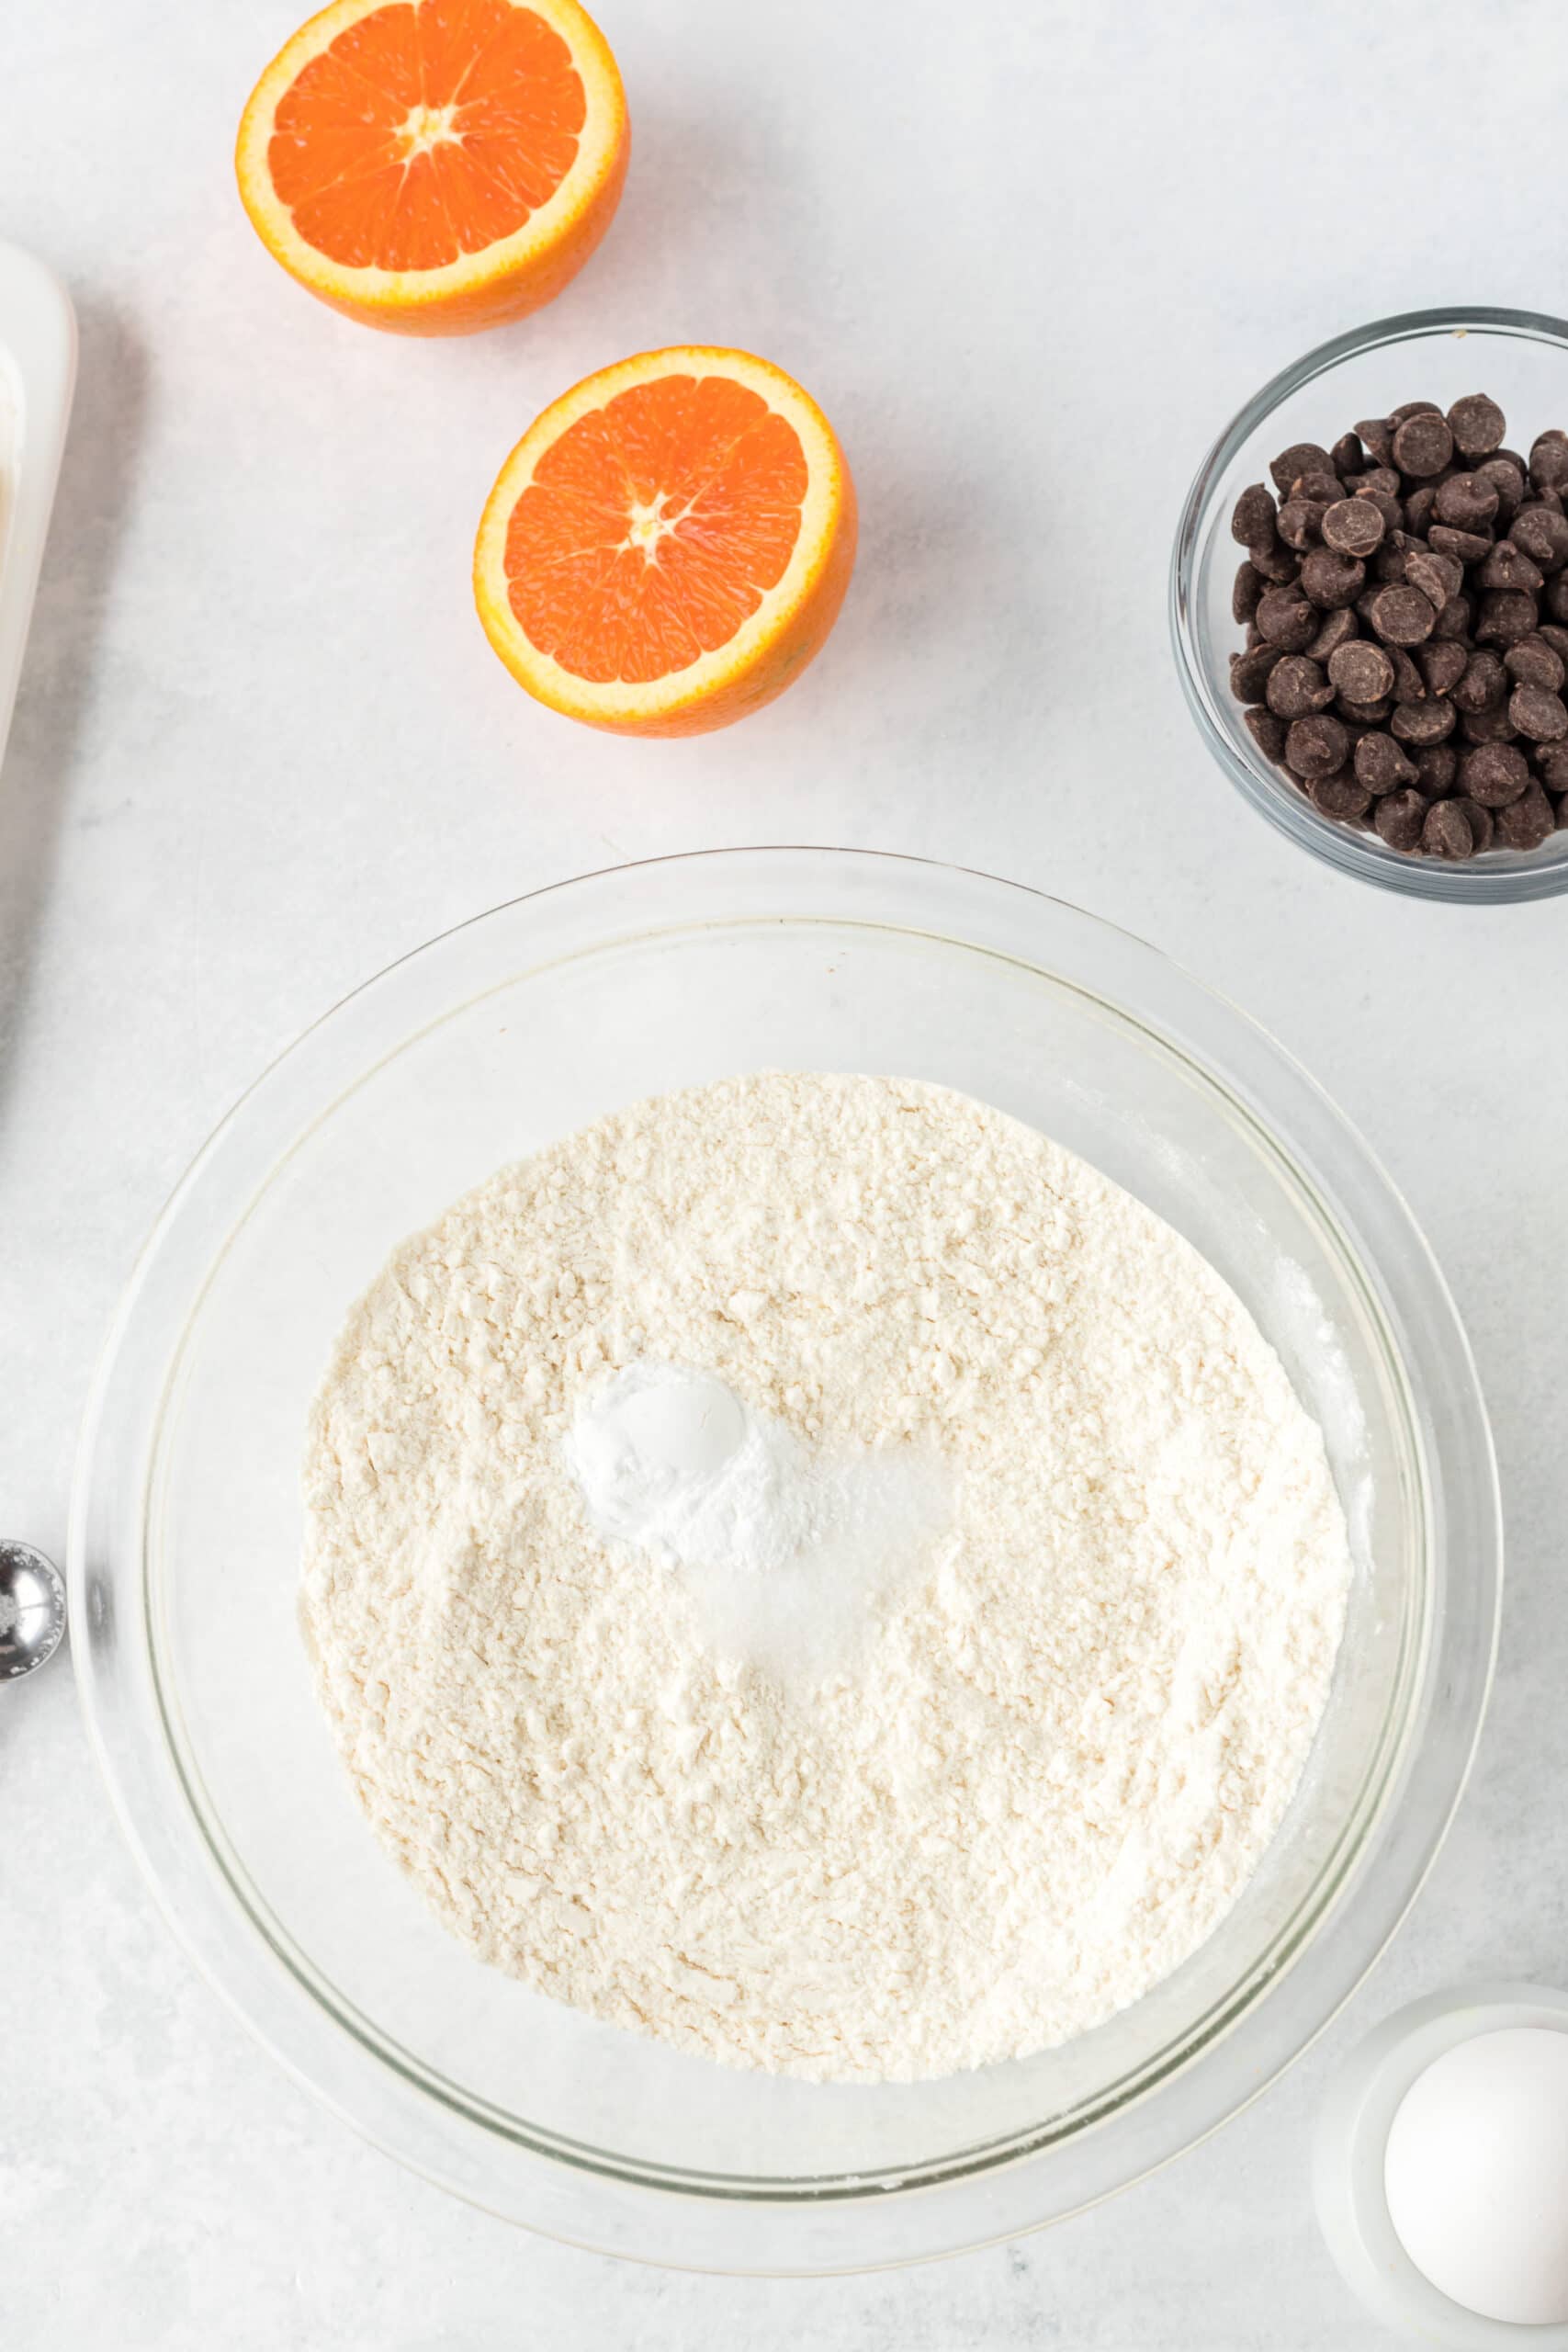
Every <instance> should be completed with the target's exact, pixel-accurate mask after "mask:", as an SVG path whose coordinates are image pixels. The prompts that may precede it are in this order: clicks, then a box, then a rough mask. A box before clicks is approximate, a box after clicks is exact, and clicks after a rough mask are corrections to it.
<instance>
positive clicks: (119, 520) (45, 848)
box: [0, 301, 146, 1108]
mask: <svg viewBox="0 0 1568 2352" xmlns="http://www.w3.org/2000/svg"><path fill="white" fill-rule="evenodd" d="M77 325H78V329H79V331H80V336H81V358H80V363H79V366H78V369H77V378H76V400H75V405H74V408H73V412H72V418H71V429H70V435H69V438H68V440H67V442H66V446H65V458H64V462H63V464H62V468H61V473H60V487H59V490H58V492H57V493H56V496H55V502H54V516H53V520H52V522H51V526H50V534H49V544H48V547H47V548H46V549H45V551H44V560H43V575H42V578H41V579H40V581H39V594H38V602H37V605H35V607H34V610H33V622H32V629H31V632H30V634H29V637H28V648H27V653H26V656H25V658H24V662H23V666H22V682H21V691H20V693H19V695H17V710H16V717H15V718H14V719H13V721H12V725H11V740H10V746H9V749H8V750H7V752H6V762H5V767H4V771H3V772H0V1108H3V1107H4V1104H5V1101H6V1093H7V1091H8V1090H9V1080H10V1073H11V1068H12V1064H13V1060H14V1057H15V1055H16V1053H17V1046H18V1042H19V1040H20V1037H21V1034H22V1029H23V1026H24V1023H25V1021H26V1015H27V1003H28V992H29V988H30V984H31V970H32V956H33V948H34V945H35V943H36V940H37V936H38V930H39V922H40V920H41V917H42V913H43V910H44V907H45V905H46V904H47V902H48V899H49V893H50V888H51V881H52V877H53V874H54V868H55V862H56V858H57V855H58V851H59V842H60V834H61V828H62V821H63V817H64V804H65V793H66V788H67V784H68V781H69V778H70V775H71V772H72V768H73V763H74V760H75V754H76V750H77V745H78V742H79V741H80V736H81V729H82V727H83V723H84V719H85V714H86V712H87V711H88V709H89V707H91V704H92V701H93V694H94V683H95V681H94V671H95V661H96V650H97V639H98V634H99V630H100V628H101V626H102V619H103V613H104V608H105V605H106V602H107V595H108V590H109V584H110V581H111V578H112V575H113V571H114V564H115V559H116V552H117V549H118V544H119V539H120V535H121V532H122V530H123V527H124V524H125V517H126V514H127V511H128V508H129V505H130V495H131V491H132V488H133V485H134V479H135V472H136V457H137V450H138V445H139V442H140V439H141V415H142V409H143V405H144V395H145V383H146V367H145V362H144V359H143V356H142V353H141V347H140V345H139V344H138V343H137V341H136V338H135V336H134V334H133V333H132V332H131V330H130V327H129V325H128V324H127V323H126V322H125V321H124V320H123V319H121V318H118V317H117V316H116V315H115V314H114V313H113V312H112V311H109V310H107V309H106V308H104V307H103V306H101V305H99V304H98V303H96V302H93V301H87V302H85V303H82V304H80V305H79V306H78V310H77Z"/></svg>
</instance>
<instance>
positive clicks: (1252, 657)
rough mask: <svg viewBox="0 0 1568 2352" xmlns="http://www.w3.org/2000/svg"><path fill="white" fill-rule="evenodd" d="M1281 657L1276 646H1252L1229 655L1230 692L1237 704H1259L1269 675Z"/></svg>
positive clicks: (1278, 647)
mask: <svg viewBox="0 0 1568 2352" xmlns="http://www.w3.org/2000/svg"><path fill="white" fill-rule="evenodd" d="M1281 655H1282V649H1281V648H1280V646H1278V645H1254V646H1250V647H1249V648H1248V649H1247V651H1246V652H1245V653H1233V654H1232V655H1231V692H1232V694H1233V695H1235V698H1236V700H1237V702H1261V700H1262V699H1263V691H1264V688H1265V687H1266V686H1267V685H1268V684H1269V671H1270V670H1271V669H1272V668H1273V667H1274V664H1275V662H1278V661H1280V659H1281Z"/></svg>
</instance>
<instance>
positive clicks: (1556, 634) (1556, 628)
mask: <svg viewBox="0 0 1568 2352" xmlns="http://www.w3.org/2000/svg"><path fill="white" fill-rule="evenodd" d="M1536 635H1537V637H1539V638H1540V641H1541V643H1542V645H1544V646H1545V647H1546V648H1547V650H1548V651H1549V652H1552V653H1555V654H1556V656H1557V658H1558V660H1559V661H1560V662H1562V663H1563V664H1564V667H1565V668H1568V628H1562V625H1561V623H1560V622H1557V621H1542V622H1541V624H1540V628H1538V629H1537V630H1536ZM1519 642H1520V644H1521V645H1528V644H1529V639H1528V638H1521V639H1520V640H1519ZM1509 650H1510V651H1512V650H1513V649H1512V648H1511V647H1510V649H1509ZM1504 658H1505V660H1506V658H1507V657H1506V655H1505V657H1504Z"/></svg>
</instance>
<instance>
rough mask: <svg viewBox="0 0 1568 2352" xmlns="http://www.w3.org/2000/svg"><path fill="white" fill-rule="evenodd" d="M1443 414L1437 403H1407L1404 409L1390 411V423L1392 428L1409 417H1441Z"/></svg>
mask: <svg viewBox="0 0 1568 2352" xmlns="http://www.w3.org/2000/svg"><path fill="white" fill-rule="evenodd" d="M1442 413H1443V412H1442V410H1441V409H1440V408H1439V407H1438V403H1437V401H1405V403H1404V407H1403V408H1391V409H1390V410H1389V413H1388V421H1389V424H1390V426H1391V427H1397V426H1399V425H1401V424H1404V420H1405V418H1406V417H1407V416H1441V414H1442Z"/></svg>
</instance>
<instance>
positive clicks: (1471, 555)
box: [1252, 523, 1492, 571]
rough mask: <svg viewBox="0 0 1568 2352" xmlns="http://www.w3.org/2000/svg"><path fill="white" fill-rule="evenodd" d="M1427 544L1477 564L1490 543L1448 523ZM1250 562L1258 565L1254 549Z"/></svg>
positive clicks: (1439, 525) (1431, 532) (1436, 529)
mask: <svg viewBox="0 0 1568 2352" xmlns="http://www.w3.org/2000/svg"><path fill="white" fill-rule="evenodd" d="M1491 545H1492V541H1491V539H1490V538H1489V537H1487V535H1486V534H1485V533H1484V532H1483V531H1461V530H1457V529H1455V528H1454V526H1452V525H1451V524H1449V523H1434V524H1433V526H1432V527H1431V529H1430V530H1429V531H1428V532H1427V546H1428V547H1431V548H1436V549H1437V551H1438V554H1439V555H1451V556H1453V557H1454V558H1455V559H1456V560H1458V561H1459V562H1461V563H1479V562H1480V561H1481V559H1482V557H1483V555H1484V554H1485V553H1486V551H1487V549H1488V548H1490V547H1491ZM1252 560H1253V562H1254V563H1258V550H1257V548H1254V549H1253V551H1252ZM1262 569H1263V566H1262V565H1261V564H1260V563H1258V570H1259V571H1262Z"/></svg>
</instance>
